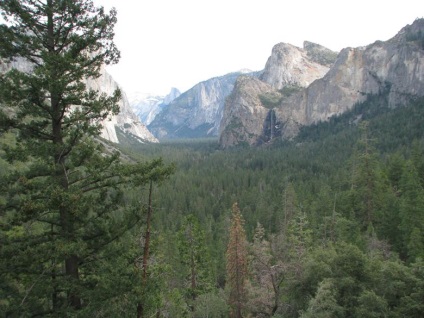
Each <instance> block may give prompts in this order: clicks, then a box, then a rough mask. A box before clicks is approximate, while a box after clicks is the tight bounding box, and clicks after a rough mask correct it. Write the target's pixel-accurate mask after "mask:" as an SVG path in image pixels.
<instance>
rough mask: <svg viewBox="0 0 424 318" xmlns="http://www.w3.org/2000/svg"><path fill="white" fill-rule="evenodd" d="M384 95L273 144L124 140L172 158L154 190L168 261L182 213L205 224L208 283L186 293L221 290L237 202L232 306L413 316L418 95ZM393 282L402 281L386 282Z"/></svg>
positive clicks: (419, 186) (421, 174)
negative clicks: (239, 243)
mask: <svg viewBox="0 0 424 318" xmlns="http://www.w3.org/2000/svg"><path fill="white" fill-rule="evenodd" d="M385 101H386V96H385V95H382V96H371V97H370V98H369V99H368V101H367V102H365V103H363V104H358V105H356V107H355V108H354V109H353V110H352V111H351V112H348V113H346V114H343V115H342V116H339V117H335V118H332V119H331V120H330V122H325V123H319V124H317V125H314V126H311V127H305V128H303V129H302V131H301V133H300V135H299V136H298V138H297V139H296V140H294V141H293V142H280V143H277V144H274V145H273V146H266V147H262V148H246V147H239V148H233V149H228V150H221V149H220V147H219V145H218V144H217V141H216V140H212V139H209V140H202V141H191V142H189V141H185V142H178V141H174V142H170V143H163V144H160V145H143V146H140V145H139V146H132V147H131V149H126V150H125V149H124V151H125V152H127V151H128V153H131V155H132V156H136V157H137V156H139V157H140V158H145V159H149V158H153V157H155V156H162V157H164V158H166V160H167V162H169V163H170V162H175V163H176V165H177V170H176V172H175V174H174V175H173V176H172V177H171V178H170V180H169V181H168V182H167V183H165V184H163V185H162V187H161V188H160V189H158V191H157V195H156V196H155V204H154V205H155V211H157V212H156V214H155V226H156V230H157V231H158V233H160V235H161V236H162V237H164V241H166V242H167V243H166V250H167V251H170V253H169V254H167V256H166V257H165V259H164V261H165V263H167V264H169V266H170V267H175V261H174V260H175V259H179V258H180V255H179V253H178V252H177V251H178V249H177V248H176V247H172V246H175V245H174V243H172V242H176V241H177V240H176V236H175V234H174V233H178V232H179V231H180V230H181V228H182V227H183V226H184V225H183V224H184V222H183V220H184V218H185V216H188V215H194V216H195V217H196V218H197V219H198V220H199V224H200V226H201V227H203V231H204V234H205V238H206V240H205V244H206V249H207V250H208V251H209V254H210V255H211V259H212V261H211V262H210V263H207V265H205V266H207V267H208V271H209V272H211V273H213V277H214V282H215V283H214V289H212V291H208V292H207V293H205V294H201V295H199V296H198V298H197V299H196V304H197V301H200V299H204V297H210V298H209V299H211V301H212V299H213V301H214V302H216V303H214V304H217V303H219V302H225V301H228V300H229V299H230V298H229V294H228V295H226V294H225V291H227V292H229V289H228V288H229V286H228V277H227V276H228V274H227V271H226V267H225V264H226V260H225V254H226V250H227V247H228V242H229V235H230V232H231V231H230V217H231V210H230V208H231V206H232V205H233V203H234V202H238V204H239V208H240V211H241V214H242V216H243V219H244V220H245V223H244V229H245V231H246V235H247V240H248V241H249V242H250V243H249V244H250V247H249V249H248V251H249V255H250V256H249V271H248V272H249V275H248V281H247V285H246V296H245V297H246V301H245V303H244V305H245V306H244V307H243V310H242V313H250V314H252V315H254V316H257V317H300V316H302V317H313V316H314V315H317V316H322V317H328V316H331V315H337V316H340V317H361V315H364V313H366V312H369V313H370V315H372V316H378V315H387V316H390V317H401V316H402V315H407V316H411V317H419V316H420V315H422V313H423V308H422V306H421V304H420V302H419V300H418V299H419V297H421V296H422V294H421V293H420V292H417V293H415V292H414V291H413V290H419V288H420V287H419V286H421V284H422V283H423V278H422V274H421V272H420V271H421V270H422V263H421V260H422V255H423V247H422V243H423V235H422V233H423V232H422V231H423V227H424V220H422V217H423V213H422V210H420V209H421V207H424V205H423V202H421V200H422V199H421V198H423V197H424V192H423V186H424V161H423V158H424V156H423V154H424V130H423V129H422V128H421V124H420V123H421V122H422V118H424V107H423V106H424V102H423V100H416V101H414V102H412V103H411V104H410V105H409V106H408V107H402V108H397V109H392V110H391V109H389V108H388V107H387V104H386V102H385ZM258 224H259V227H258ZM162 249H164V247H162ZM258 260H260V261H258ZM179 266H180V265H179ZM349 266H351V267H349ZM169 283H170V282H168V284H169ZM180 284H181V285H180V286H181V287H179V288H178V290H180V292H182V291H183V286H184V280H183V279H181V280H180ZM396 284H401V285H402V286H409V287H410V289H406V290H409V291H406V290H405V289H402V290H401V291H399V292H397V291H396V288H394V287H393V289H392V290H391V291H390V293H389V292H388V291H386V290H385V287H384V286H395V285H396ZM173 286H175V281H173ZM350 286H355V288H353V287H350ZM274 287H275V288H274ZM187 303H190V302H187ZM233 303H234V301H232V302H230V303H228V306H229V307H227V309H226V310H230V308H231V306H230V305H231V304H233ZM196 306H199V305H196ZM211 306H212V305H211ZM195 308H196V310H195V312H196V315H198V316H195V317H202V315H200V313H199V312H198V310H200V308H203V307H195ZM221 308H222V307H221ZM215 313H216V312H215ZM209 314H211V315H212V313H211V312H209ZM218 317H219V316H218Z"/></svg>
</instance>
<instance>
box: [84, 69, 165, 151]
mask: <svg viewBox="0 0 424 318" xmlns="http://www.w3.org/2000/svg"><path fill="white" fill-rule="evenodd" d="M86 84H87V88H89V89H94V90H97V91H100V92H103V93H106V94H107V95H111V94H113V92H114V91H115V90H116V89H117V88H118V87H119V86H118V84H117V83H116V82H115V80H114V79H113V78H112V76H110V75H109V73H107V72H106V70H105V69H104V68H103V69H102V75H101V76H100V77H99V78H96V79H88V80H86ZM119 108H120V109H119V113H118V115H116V116H111V117H110V118H108V119H106V120H104V121H103V123H102V126H103V129H102V131H101V137H103V138H105V139H107V140H110V141H112V142H115V143H118V142H119V141H118V137H117V134H116V129H120V130H122V131H123V132H124V133H126V134H130V135H132V136H133V137H135V138H136V139H137V140H139V141H140V142H158V140H157V139H156V138H155V137H154V136H153V135H152V133H151V132H150V131H149V130H148V129H147V127H146V126H145V125H144V124H142V123H141V122H140V120H139V119H138V117H137V115H136V114H135V113H134V112H133V111H132V108H131V107H130V104H129V102H128V98H127V96H126V94H125V93H124V92H122V98H121V100H120V102H119Z"/></svg>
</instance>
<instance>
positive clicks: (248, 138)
mask: <svg viewBox="0 0 424 318" xmlns="http://www.w3.org/2000/svg"><path fill="white" fill-rule="evenodd" d="M308 46H309V47H310V45H309V43H308V42H306V43H305V46H304V48H303V50H304V51H307V50H308V48H307V47H308ZM281 48H283V50H282V49H281ZM299 50H301V49H299ZM299 50H296V49H293V48H292V46H290V45H286V44H284V45H282V44H279V45H277V46H276V47H275V48H274V49H273V53H272V55H271V57H270V58H269V60H268V63H267V66H266V69H265V71H264V73H263V74H264V75H263V76H262V77H261V81H262V82H263V83H266V84H267V85H268V86H264V85H262V86H260V85H256V86H255V87H259V86H260V87H261V89H257V90H253V89H251V86H252V85H246V84H243V85H237V84H236V85H235V89H234V91H233V92H232V98H229V99H228V102H227V103H226V104H225V110H224V116H223V121H222V124H221V133H220V143H221V146H222V147H224V148H225V147H230V146H234V145H237V144H240V143H244V142H247V143H248V144H249V145H257V144H261V143H264V142H268V141H270V140H271V139H275V138H285V139H290V138H292V137H294V136H295V135H296V134H297V133H298V131H299V128H300V127H301V126H304V125H310V124H313V123H316V122H319V121H326V120H328V119H329V118H330V117H331V116H334V115H337V114H341V113H343V112H346V111H347V110H349V109H351V108H352V107H353V105H355V104H356V103H358V102H361V101H364V100H365V99H366V98H367V96H368V95H371V94H374V95H375V94H383V93H384V94H387V96H388V107H392V108H393V107H397V106H401V105H405V104H407V103H408V102H409V101H410V100H411V99H413V98H414V97H416V96H423V95H424V19H417V20H415V21H414V23H413V24H412V25H408V26H406V27H404V28H403V29H402V30H401V31H400V32H399V33H398V34H397V35H396V36H394V37H393V38H392V39H390V40H388V41H385V42H382V41H377V42H375V43H373V44H370V45H368V46H365V47H358V48H345V49H343V50H342V51H341V52H340V53H339V54H338V55H337V58H336V59H335V60H334V62H333V63H331V58H330V59H327V62H325V61H326V58H323V57H331V54H329V52H328V51H325V50H316V49H315V50H314V52H315V54H316V53H317V52H321V53H322V54H321V56H317V55H314V53H310V55H309V59H307V57H308V53H306V54H305V52H302V51H300V52H299ZM311 55H314V57H313V58H311V57H310V56H311ZM305 56H306V57H305ZM311 62H314V63H317V64H320V65H321V66H323V67H327V68H328V69H327V71H325V68H324V69H322V68H321V69H320V68H311V67H309V65H310V64H309V63H311ZM308 70H309V71H308ZM305 72H307V73H308V74H305ZM266 74H269V75H266ZM314 78H315V79H314ZM249 80H250V81H252V82H255V81H257V79H252V78H251V79H249ZM244 81H246V79H245V80H244ZM246 88H247V89H246ZM270 88H271V89H272V90H270ZM245 96H250V99H251V100H255V102H254V103H253V102H252V103H251V104H250V103H249V102H248V101H247V99H246V98H244V97H245ZM255 96H256V99H255ZM240 100H243V103H242V102H240ZM258 100H259V101H260V103H258ZM257 114H261V115H259V116H257ZM265 114H266V115H265ZM234 123H238V124H237V125H234ZM235 136H236V137H237V138H235Z"/></svg>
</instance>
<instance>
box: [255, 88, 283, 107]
mask: <svg viewBox="0 0 424 318" xmlns="http://www.w3.org/2000/svg"><path fill="white" fill-rule="evenodd" d="M259 100H260V101H261V103H262V106H264V107H266V108H270V109H272V108H274V107H277V106H279V105H280V103H281V101H282V96H281V94H280V93H278V92H269V93H263V94H259Z"/></svg>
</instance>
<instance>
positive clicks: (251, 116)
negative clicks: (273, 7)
mask: <svg viewBox="0 0 424 318" xmlns="http://www.w3.org/2000/svg"><path fill="white" fill-rule="evenodd" d="M336 56H337V53H335V52H333V51H331V50H328V49H326V48H325V47H323V46H321V45H318V44H315V43H312V42H306V41H305V42H304V48H303V49H302V48H298V47H296V46H293V45H291V44H286V43H279V44H277V45H275V46H274V47H273V49H272V53H271V56H270V57H269V59H268V61H267V63H266V66H265V70H264V71H263V73H262V74H261V76H260V77H259V79H254V78H243V79H242V80H240V82H239V81H238V85H236V87H235V88H234V90H233V92H232V94H231V97H232V98H228V100H227V103H226V104H225V110H224V116H223V119H222V121H221V130H220V143H221V145H222V146H223V147H229V146H232V145H235V144H239V143H245V142H247V143H248V144H249V145H257V144H261V143H264V142H267V141H269V140H270V139H273V138H275V137H276V136H278V135H281V133H282V132H283V131H284V132H286V134H287V133H288V132H293V133H295V132H296V131H297V130H298V124H297V123H296V122H295V121H291V120H289V119H287V120H286V123H285V124H284V126H281V123H279V122H277V118H276V111H275V108H276V107H277V106H279V105H280V104H281V102H282V101H286V100H288V99H290V98H291V96H292V95H293V94H294V93H296V92H298V91H301V90H302V88H304V87H307V86H308V85H310V84H311V83H312V82H314V81H315V80H317V79H319V78H321V77H323V76H324V75H325V74H326V73H327V72H328V70H329V69H330V68H329V66H330V65H331V64H332V63H333V62H334V61H335V59H336ZM264 84H266V85H264ZM247 97H248V98H247ZM250 103H252V104H251V105H250ZM246 110H250V111H246ZM235 123H237V125H235ZM245 125H247V127H244V126H245Z"/></svg>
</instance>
